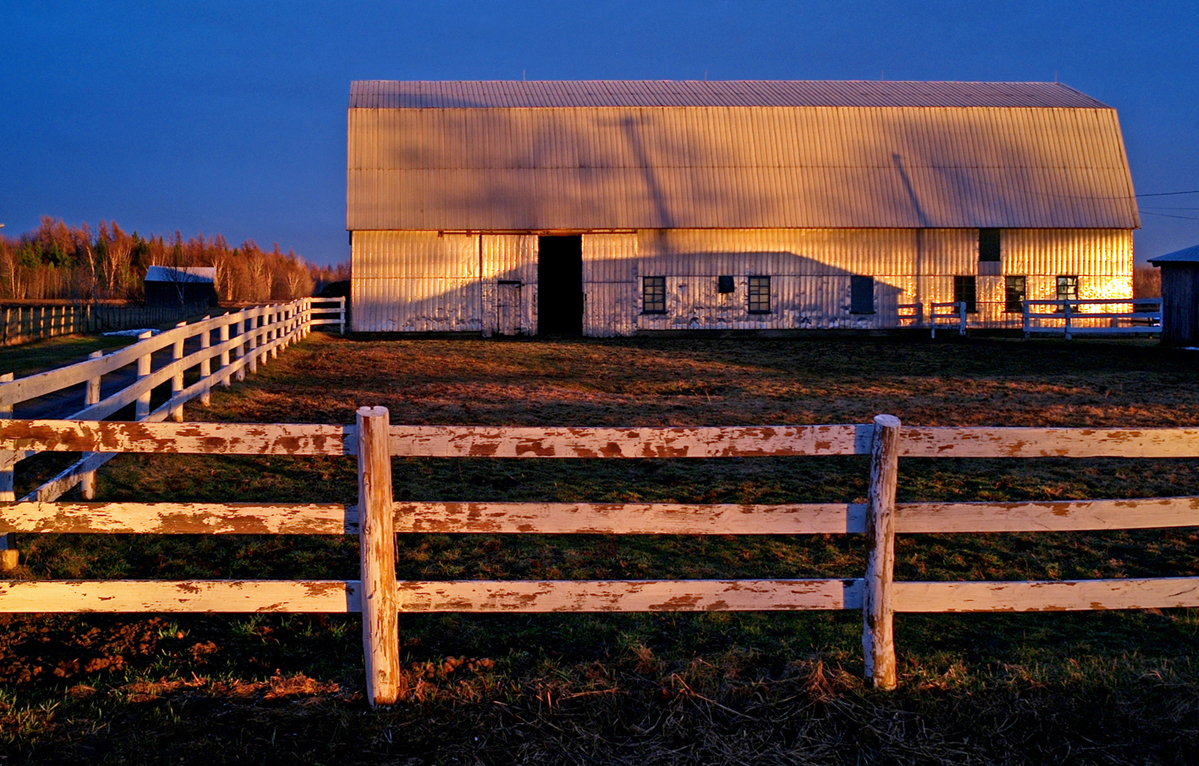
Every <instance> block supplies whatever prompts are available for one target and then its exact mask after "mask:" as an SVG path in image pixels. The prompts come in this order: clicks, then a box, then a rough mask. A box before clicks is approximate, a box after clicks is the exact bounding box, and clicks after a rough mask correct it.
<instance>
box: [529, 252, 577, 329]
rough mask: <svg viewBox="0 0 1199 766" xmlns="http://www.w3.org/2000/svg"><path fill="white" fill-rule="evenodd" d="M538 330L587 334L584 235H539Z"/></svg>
mask: <svg viewBox="0 0 1199 766" xmlns="http://www.w3.org/2000/svg"><path fill="white" fill-rule="evenodd" d="M537 333H538V334H539V335H582V334H583V238H582V237H581V236H571V237H538V238H537Z"/></svg>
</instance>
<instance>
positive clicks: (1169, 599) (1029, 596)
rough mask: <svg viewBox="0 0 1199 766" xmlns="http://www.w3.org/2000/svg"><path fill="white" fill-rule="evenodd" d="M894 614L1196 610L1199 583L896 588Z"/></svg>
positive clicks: (1050, 582) (1096, 582)
mask: <svg viewBox="0 0 1199 766" xmlns="http://www.w3.org/2000/svg"><path fill="white" fill-rule="evenodd" d="M894 588H895V610H896V611H898V612H1065V611H1090V610H1097V609H1173V608H1177V607H1196V606H1199V577H1160V578H1155V579H1137V580H1133V579H1128V580H1042V581H1033V582H897V583H895V584H894Z"/></svg>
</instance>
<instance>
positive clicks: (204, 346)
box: [200, 316, 212, 405]
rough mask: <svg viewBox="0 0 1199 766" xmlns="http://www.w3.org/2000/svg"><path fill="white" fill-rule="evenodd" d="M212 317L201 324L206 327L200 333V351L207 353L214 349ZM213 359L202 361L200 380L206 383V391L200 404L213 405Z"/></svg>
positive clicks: (207, 358) (205, 357)
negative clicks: (210, 323) (210, 320)
mask: <svg viewBox="0 0 1199 766" xmlns="http://www.w3.org/2000/svg"><path fill="white" fill-rule="evenodd" d="M210 318H211V317H208V316H206V317H204V318H203V319H202V320H200V323H201V324H202V325H204V331H203V332H202V333H200V350H201V351H207V350H208V349H210V348H212V328H211V327H209V326H208V320H209V319H210ZM211 377H212V357H211V356H208V355H205V356H204V358H203V359H201V360H200V378H201V379H202V380H203V381H204V391H203V392H202V393H201V394H200V404H203V405H209V404H212V381H211V380H209V378H211Z"/></svg>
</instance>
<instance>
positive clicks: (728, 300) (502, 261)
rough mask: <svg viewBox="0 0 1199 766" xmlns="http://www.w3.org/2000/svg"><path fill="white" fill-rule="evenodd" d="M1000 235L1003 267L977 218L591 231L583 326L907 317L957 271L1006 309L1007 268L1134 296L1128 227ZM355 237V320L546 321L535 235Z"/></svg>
mask: <svg viewBox="0 0 1199 766" xmlns="http://www.w3.org/2000/svg"><path fill="white" fill-rule="evenodd" d="M1000 243H1001V262H1000V268H999V270H998V273H995V274H980V273H979V271H980V270H979V267H978V230H977V229H766V230H759V229H740V230H711V229H673V230H662V229H647V230H642V231H639V232H636V233H595V234H585V235H584V236H583V290H584V293H585V294H586V301H585V303H584V319H583V332H584V334H585V335H589V336H594V337H608V336H616V335H631V334H633V333H636V332H639V331H654V330H680V329H709V330H715V329H729V330H736V329H772V330H778V329H829V328H855V329H885V328H891V327H898V326H900V324H901V321H900V314H901V311H900V307H901V306H911V305H913V304H916V303H922V304H924V312H925V315H926V316H927V311H928V308H927V307H928V304H930V303H933V302H938V303H946V302H949V301H952V300H953V299H954V293H953V282H954V279H953V278H954V277H955V276H975V277H976V280H977V282H976V284H977V297H978V302H979V307H978V308H979V316H978V317H977V319H979V320H988V321H990V320H999V319H1002V318H1003V315H1004V310H1003V303H1004V276H1008V275H1015V276H1024V277H1026V279H1027V288H1028V294H1027V297H1028V298H1030V299H1050V298H1054V297H1056V290H1057V277H1058V276H1077V277H1079V296H1080V297H1082V298H1124V297H1131V296H1132V258H1133V253H1132V236H1131V232H1129V231H1127V230H1121V229H1100V230H1096V229H1069V230H1063V229H1004V230H1001V239H1000ZM353 250H354V265H355V269H354V280H353V300H354V306H355V312H354V327H355V329H356V330H359V331H375V332H380V331H381V332H391V331H401V332H402V331H415V332H452V331H471V332H482V333H483V334H485V335H490V334H492V333H497V332H499V333H502V332H518V333H522V334H528V335H535V334H536V333H537V237H536V236H535V235H531V234H469V235H467V234H441V235H439V234H438V233H437V232H356V233H355V235H354V247H353ZM854 275H861V276H870V277H873V278H874V280H875V284H874V306H875V313H873V314H853V313H851V312H850V308H851V306H850V297H851V287H850V285H851V277H852V276H854ZM649 276H662V277H665V279H666V313H665V314H645V313H644V311H643V309H644V306H643V305H642V278H643V277H649ZM720 276H732V277H734V291H733V292H732V293H723V294H722V293H720V292H719V290H718V280H719V277H720ZM750 276H768V277H770V278H771V283H770V287H771V301H770V304H771V313H770V314H766V315H751V314H750V313H749V310H748V277H750ZM505 291H506V292H505ZM505 299H507V300H509V301H512V300H513V299H515V301H516V309H515V311H516V313H517V318H516V319H515V320H514V321H513V320H512V319H508V320H505V319H504V317H503V315H502V312H503V305H504V304H503V302H504V300H505ZM904 313H906V314H909V315H910V314H911V313H912V312H911V310H910V309H905V311H904ZM505 321H507V322H508V324H509V326H507V327H505V326H504V323H505Z"/></svg>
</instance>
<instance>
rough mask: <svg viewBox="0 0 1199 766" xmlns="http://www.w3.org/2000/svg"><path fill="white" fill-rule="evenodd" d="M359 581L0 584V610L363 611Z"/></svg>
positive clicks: (158, 581)
mask: <svg viewBox="0 0 1199 766" xmlns="http://www.w3.org/2000/svg"><path fill="white" fill-rule="evenodd" d="M358 590H359V584H358V581H357V580H345V581H343V580H307V581H303V580H301V581H293V580H51V581H45V582H0V612H314V613H315V612H322V613H330V614H340V613H345V612H358V611H361V606H360V605H359V599H358Z"/></svg>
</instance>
